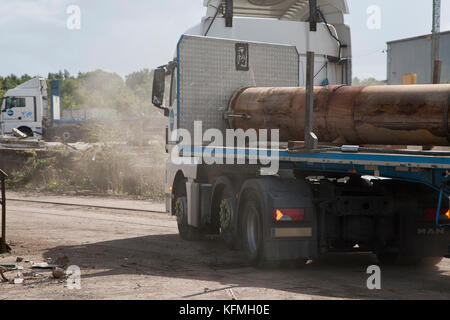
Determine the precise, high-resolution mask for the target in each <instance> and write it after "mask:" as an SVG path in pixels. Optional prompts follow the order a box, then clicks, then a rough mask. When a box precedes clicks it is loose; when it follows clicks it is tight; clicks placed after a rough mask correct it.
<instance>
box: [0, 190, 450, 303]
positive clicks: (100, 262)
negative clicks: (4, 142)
mask: <svg viewBox="0 0 450 320" xmlns="http://www.w3.org/2000/svg"><path fill="white" fill-rule="evenodd" d="M7 196H8V197H9V198H12V199H30V200H33V199H34V200H38V201H52V202H58V203H60V204H44V203H39V202H22V201H14V200H9V201H8V222H7V232H8V236H7V240H8V241H11V247H12V249H13V251H12V253H11V254H8V255H0V263H6V262H16V258H17V257H22V258H23V259H24V260H23V261H22V262H20V263H18V264H19V265H21V266H23V267H24V268H25V270H23V272H27V270H26V269H27V268H28V267H29V266H30V263H31V262H43V261H50V260H52V259H55V258H58V257H63V256H67V257H68V259H69V265H77V266H79V267H80V268H81V289H79V290H78V289H74V290H70V289H69V288H68V287H67V283H66V281H65V280H55V279H52V278H51V277H49V275H50V274H51V271H45V270H43V271H41V270H37V271H36V272H38V273H41V275H38V276H35V277H30V279H26V280H25V282H24V283H23V284H11V283H0V300H6V299H208V300H211V299H230V300H231V299H238V300H241V299H242V300H243V299H289V300H295V299H450V259H444V260H443V261H442V262H441V263H440V264H439V265H438V266H437V267H433V268H428V269H423V268H411V267H408V268H407V267H389V268H388V267H382V269H381V272H382V273H381V281H382V289H381V290H374V291H371V290H368V289H367V286H366V281H367V278H368V277H369V275H368V274H367V273H366V269H367V267H368V266H370V265H373V264H377V263H378V261H377V260H376V258H375V257H374V256H373V255H371V254H333V255H328V256H325V257H323V258H321V259H319V260H317V261H313V262H310V263H308V264H307V265H305V266H302V267H290V268H289V267H283V268H270V269H257V268H253V267H249V266H246V265H245V264H243V263H242V257H241V256H240V254H239V252H234V251H229V250H227V249H226V248H225V247H224V246H223V245H222V244H221V242H220V241H219V240H215V239H209V240H204V241H201V242H194V243H188V242H184V241H182V240H181V239H180V238H179V237H178V235H177V227H176V221H175V219H174V218H172V217H169V216H168V215H166V214H165V213H163V211H164V205H163V203H158V202H150V201H135V200H122V199H116V198H98V197H73V196H72V197H70V196H43V195H34V196H32V195H24V194H20V193H13V192H8V194H7ZM64 203H65V205H64ZM71 204H72V205H71ZM77 204H82V205H88V206H77ZM90 205H92V206H103V207H119V208H134V209H140V210H148V212H145V211H129V210H118V209H109V208H99V207H89V206H90ZM16 272H17V271H15V272H8V273H6V274H5V275H6V276H7V277H11V278H12V277H14V274H15V273H16Z"/></svg>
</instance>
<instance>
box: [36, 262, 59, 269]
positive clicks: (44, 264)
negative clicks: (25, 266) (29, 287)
mask: <svg viewBox="0 0 450 320" xmlns="http://www.w3.org/2000/svg"><path fill="white" fill-rule="evenodd" d="M62 267H63V266H62V265H60V264H53V263H48V262H39V263H33V264H32V265H31V268H33V269H54V268H62Z"/></svg>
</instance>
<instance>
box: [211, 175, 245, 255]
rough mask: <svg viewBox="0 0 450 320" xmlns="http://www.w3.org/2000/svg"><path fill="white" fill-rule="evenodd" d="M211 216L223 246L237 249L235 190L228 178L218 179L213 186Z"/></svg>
mask: <svg viewBox="0 0 450 320" xmlns="http://www.w3.org/2000/svg"><path fill="white" fill-rule="evenodd" d="M213 194H214V198H213V204H212V214H213V217H214V221H217V222H215V223H217V224H218V229H219V233H220V236H221V238H222V240H223V242H224V243H225V245H226V246H227V247H228V248H229V249H231V250H235V249H237V248H238V246H239V245H238V242H239V241H238V228H237V221H236V220H237V201H236V194H237V192H236V190H235V187H234V186H233V183H232V181H231V180H230V179H229V178H228V177H219V178H218V179H217V181H216V184H215V186H214V191H213Z"/></svg>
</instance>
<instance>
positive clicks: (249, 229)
mask: <svg viewBox="0 0 450 320" xmlns="http://www.w3.org/2000/svg"><path fill="white" fill-rule="evenodd" d="M243 201H244V203H243V207H242V210H240V214H241V215H242V218H241V220H240V222H241V223H240V230H241V243H242V249H243V251H244V254H245V257H246V259H247V261H248V262H249V263H250V264H253V265H255V264H261V263H263V262H264V261H263V257H264V254H263V253H264V234H263V220H262V216H261V206H260V203H259V200H258V197H257V195H256V193H255V192H253V191H251V192H249V193H247V195H246V196H245V199H244V200H243Z"/></svg>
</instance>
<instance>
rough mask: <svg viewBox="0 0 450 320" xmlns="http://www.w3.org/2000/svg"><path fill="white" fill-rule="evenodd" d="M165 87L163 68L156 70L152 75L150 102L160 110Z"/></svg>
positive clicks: (164, 71)
mask: <svg viewBox="0 0 450 320" xmlns="http://www.w3.org/2000/svg"><path fill="white" fill-rule="evenodd" d="M165 87H166V70H165V69H164V68H158V69H156V70H155V71H154V73H153V92H152V102H153V105H154V106H155V107H157V108H160V109H165V108H163V107H162V105H163V103H164V90H165Z"/></svg>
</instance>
